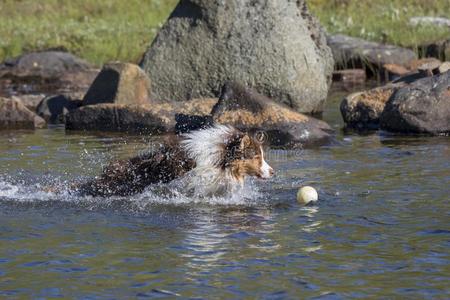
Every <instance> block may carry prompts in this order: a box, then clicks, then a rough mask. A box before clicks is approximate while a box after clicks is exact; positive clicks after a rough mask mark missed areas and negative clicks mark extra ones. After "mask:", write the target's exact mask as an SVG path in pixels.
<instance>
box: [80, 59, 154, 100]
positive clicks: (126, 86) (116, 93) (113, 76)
mask: <svg viewBox="0 0 450 300" xmlns="http://www.w3.org/2000/svg"><path fill="white" fill-rule="evenodd" d="M150 85H151V84H150V79H149V78H148V76H147V75H146V74H145V73H144V72H143V71H142V70H141V68H139V66H137V65H134V64H130V63H119V62H115V63H109V64H106V65H105V66H104V67H103V69H102V70H101V71H100V73H99V74H98V76H97V78H95V80H94V82H93V83H92V85H91V87H90V88H89V90H88V92H87V93H86V95H85V96H84V98H83V105H93V104H101V103H115V104H120V105H146V104H149V103H150V92H151V88H150Z"/></svg>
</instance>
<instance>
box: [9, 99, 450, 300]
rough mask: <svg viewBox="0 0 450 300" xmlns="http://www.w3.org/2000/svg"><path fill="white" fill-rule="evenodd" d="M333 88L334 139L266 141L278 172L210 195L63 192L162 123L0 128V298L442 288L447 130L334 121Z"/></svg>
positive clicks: (291, 294)
mask: <svg viewBox="0 0 450 300" xmlns="http://www.w3.org/2000/svg"><path fill="white" fill-rule="evenodd" d="M338 102H339V97H336V98H332V99H331V101H330V109H329V110H328V111H326V112H325V113H324V118H325V119H326V120H328V121H329V123H330V124H332V126H333V127H335V128H336V129H337V131H338V133H337V138H336V141H335V142H334V143H332V144H331V145H328V146H323V147H320V148H316V149H304V150H301V151H293V152H279V151H272V152H269V153H268V155H267V157H268V160H269V162H270V164H271V165H272V166H273V167H275V169H276V170H277V174H276V175H277V176H276V178H274V179H273V180H270V181H265V182H261V181H258V180H255V181H251V182H249V185H248V189H247V190H244V191H242V192H241V193H238V194H237V195H233V197H217V198H215V199H210V200H209V201H207V202H206V203H205V201H200V200H199V199H194V198H190V197H189V196H186V195H183V193H182V192H181V191H179V190H176V189H171V188H169V189H168V188H167V187H164V186H159V187H152V188H149V189H148V190H147V191H146V192H145V193H143V194H141V195H136V196H134V197H125V198H124V197H112V198H92V197H84V198H79V197H75V196H73V195H70V194H69V193H65V192H64V187H67V186H68V185H69V184H70V183H73V182H74V181H82V180H86V179H87V178H88V177H90V176H93V175H95V174H97V173H98V172H99V171H100V170H101V168H102V166H103V165H104V164H105V163H107V162H108V161H109V160H110V159H112V158H118V157H126V156H130V155H133V154H135V153H138V152H139V151H142V150H144V149H147V148H148V147H151V145H152V143H156V144H157V143H159V139H157V138H152V137H139V136H123V135H121V134H112V135H111V134H81V133H71V134H66V133H65V132H64V130H62V129H58V128H56V129H50V130H38V131H35V132H29V131H14V132H0V140H1V141H2V143H0V298H57V297H60V298H86V299H99V298H102V299H103V298H118V299H122V298H173V297H176V296H177V295H178V296H181V297H183V298H249V297H252V298H277V299H278V298H294V299H298V298H314V297H318V298H325V299H343V298H389V299H390V298H439V299H444V298H448V297H449V296H450V291H449V289H448V279H449V277H448V266H449V251H448V249H449V246H450V243H449V240H450V239H449V237H450V230H449V228H448V220H449V212H450V209H449V208H450V201H449V197H448V194H449V188H448V187H449V182H450V152H449V149H450V142H449V138H448V137H400V136H393V135H387V134H385V133H374V134H368V135H356V134H348V135H343V133H342V132H341V131H340V130H339V128H340V127H341V126H342V121H341V119H340V116H339V112H338ZM55 183H57V184H58V185H59V186H60V187H61V191H60V192H62V193H58V194H53V193H47V192H44V191H42V187H44V186H46V185H48V184H55ZM302 185H312V186H314V187H315V188H316V189H317V190H318V191H319V195H320V200H319V202H318V203H317V205H315V206H307V207H302V206H300V205H298V204H297V203H296V201H295V194H296V191H297V189H298V188H299V187H300V186H302Z"/></svg>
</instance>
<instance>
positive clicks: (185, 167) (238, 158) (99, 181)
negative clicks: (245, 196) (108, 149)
mask: <svg viewBox="0 0 450 300" xmlns="http://www.w3.org/2000/svg"><path fill="white" fill-rule="evenodd" d="M273 174H274V171H273V169H272V168H271V167H270V166H269V165H268V164H267V162H266V161H265V160H264V151H263V148H262V145H261V143H260V142H258V140H257V139H255V138H254V137H252V136H250V135H249V134H247V133H244V132H241V131H239V130H237V129H235V128H233V127H230V126H225V125H214V126H212V127H210V128H206V129H201V130H197V131H193V132H190V133H187V134H184V135H182V136H181V137H179V138H177V139H175V140H172V141H169V142H166V143H165V144H164V145H163V146H162V147H161V148H160V149H159V150H157V151H155V152H153V153H148V154H145V155H140V156H137V157H134V158H131V159H128V160H121V161H116V162H114V163H112V164H110V165H109V166H107V167H106V168H105V169H104V170H103V173H102V174H101V175H100V176H98V177H96V178H95V179H94V180H92V181H90V182H88V183H85V184H83V185H81V186H78V187H77V188H76V190H77V192H78V193H81V194H85V195H92V196H111V195H122V196H125V195H133V194H136V193H140V192H142V191H143V190H144V189H145V188H146V187H147V186H149V185H151V184H156V183H168V182H172V181H175V180H179V179H180V178H182V177H185V179H186V178H187V180H188V181H189V183H188V187H189V188H191V189H192V188H195V189H196V188H197V187H196V186H197V185H199V186H200V185H201V186H202V193H203V194H205V195H211V194H214V193H216V192H217V191H220V190H223V189H228V188H229V187H233V186H242V185H243V184H244V179H245V177H247V176H255V177H258V178H262V179H267V178H270V177H272V176H273Z"/></svg>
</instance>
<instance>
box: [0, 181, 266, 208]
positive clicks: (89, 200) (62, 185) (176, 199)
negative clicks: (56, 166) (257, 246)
mask: <svg viewBox="0 0 450 300" xmlns="http://www.w3.org/2000/svg"><path fill="white" fill-rule="evenodd" d="M189 180H190V178H189V177H186V178H184V179H183V180H176V181H174V182H172V183H169V184H157V185H153V186H149V187H148V188H147V189H146V190H145V191H144V192H142V193H141V194H137V195H133V196H129V197H119V196H114V197H92V196H79V195H77V194H76V192H74V191H73V190H71V188H70V186H71V183H70V182H69V181H68V180H66V179H62V178H52V179H51V181H49V180H48V179H43V178H40V179H38V180H35V181H34V182H33V180H28V181H24V180H19V179H17V178H15V179H14V178H5V177H0V202H9V203H16V204H24V203H27V204H33V205H50V204H51V205H53V204H54V203H55V202H56V203H57V204H59V205H70V206H76V207H85V208H88V209H102V208H115V209H121V210H130V211H136V212H142V211H147V210H149V209H151V208H152V207H153V206H155V205H170V206H186V205H207V206H250V207H251V206H256V205H258V206H259V205H261V204H263V203H264V202H266V201H267V197H264V195H263V193H262V192H260V191H259V188H258V186H257V184H256V183H255V182H254V181H253V180H248V182H246V184H245V185H244V187H242V188H239V189H229V190H222V192H221V193H218V194H215V195H204V194H202V193H201V191H203V188H204V187H200V188H199V189H192V184H188V181H189ZM77 181H80V180H77ZM49 182H51V186H52V188H51V189H49V188H48V187H49ZM191 183H192V182H191ZM55 187H57V188H55Z"/></svg>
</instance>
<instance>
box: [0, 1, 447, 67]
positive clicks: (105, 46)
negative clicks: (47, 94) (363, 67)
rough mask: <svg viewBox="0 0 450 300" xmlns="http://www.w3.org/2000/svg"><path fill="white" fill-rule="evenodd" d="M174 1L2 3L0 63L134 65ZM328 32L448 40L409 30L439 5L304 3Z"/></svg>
mask: <svg viewBox="0 0 450 300" xmlns="http://www.w3.org/2000/svg"><path fill="white" fill-rule="evenodd" d="M177 2H178V1H177V0H126V1H123V0H45V1H36V0H1V1H0V60H3V59H4V58H6V57H12V56H16V55H19V54H21V53H23V52H26V51H30V50H35V49H46V48H52V47H61V46H62V47H64V48H66V49H68V50H69V51H71V52H74V53H76V54H78V55H80V56H81V57H84V58H86V59H87V60H89V61H91V62H93V63H95V64H98V65H101V64H102V63H104V62H106V61H111V60H122V61H132V62H136V61H138V60H139V58H140V56H141V55H142V53H143V52H144V51H145V49H146V48H147V47H148V45H149V44H150V42H151V40H152V39H153V38H154V36H155V34H156V32H157V30H158V28H159V26H161V24H162V23H163V22H164V20H165V19H166V18H167V16H168V15H169V14H170V11H171V10H172V9H173V7H174V6H175V4H176V3H177ZM309 5H310V7H311V10H312V11H313V12H314V13H315V14H316V15H317V16H318V17H319V19H320V20H321V22H322V24H323V25H324V26H325V27H326V28H327V29H328V31H330V32H342V33H345V34H349V35H353V36H359V37H363V38H365V39H369V40H375V41H384V42H388V43H394V44H398V45H402V46H408V47H414V46H415V45H420V44H422V43H425V42H429V41H433V40H439V39H443V38H445V37H447V38H448V37H449V36H450V30H449V29H438V28H435V27H433V28H431V27H420V28H418V29H414V30H413V29H412V28H411V27H409V26H408V20H409V18H410V17H412V16H423V15H427V16H447V17H448V16H450V1H442V0H392V1H391V0H372V1H369V0H309Z"/></svg>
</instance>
